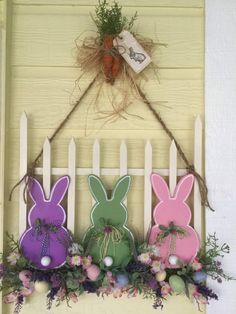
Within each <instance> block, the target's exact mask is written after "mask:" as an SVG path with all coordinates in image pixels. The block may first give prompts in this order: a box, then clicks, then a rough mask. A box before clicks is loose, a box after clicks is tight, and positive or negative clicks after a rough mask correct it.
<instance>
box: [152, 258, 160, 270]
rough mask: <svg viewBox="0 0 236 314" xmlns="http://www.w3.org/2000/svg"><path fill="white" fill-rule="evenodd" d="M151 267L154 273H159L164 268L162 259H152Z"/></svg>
mask: <svg viewBox="0 0 236 314" xmlns="http://www.w3.org/2000/svg"><path fill="white" fill-rule="evenodd" d="M151 267H152V272H153V273H158V272H159V271H161V270H162V265H161V261H158V260H155V261H152V264H151Z"/></svg>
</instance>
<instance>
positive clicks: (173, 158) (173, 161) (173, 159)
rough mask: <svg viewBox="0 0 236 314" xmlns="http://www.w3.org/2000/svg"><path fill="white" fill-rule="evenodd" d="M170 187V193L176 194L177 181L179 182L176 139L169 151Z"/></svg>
mask: <svg viewBox="0 0 236 314" xmlns="http://www.w3.org/2000/svg"><path fill="white" fill-rule="evenodd" d="M169 169H170V173H169V189H170V195H171V196H173V195H174V191H175V187H176V183H177V149H176V145H175V141H172V142H171V145H170V152H169Z"/></svg>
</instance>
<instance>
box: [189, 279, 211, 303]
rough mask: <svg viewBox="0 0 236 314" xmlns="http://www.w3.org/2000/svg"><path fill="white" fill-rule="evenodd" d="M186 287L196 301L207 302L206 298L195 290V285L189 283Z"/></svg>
mask: <svg viewBox="0 0 236 314" xmlns="http://www.w3.org/2000/svg"><path fill="white" fill-rule="evenodd" d="M188 289H189V291H190V293H191V294H192V296H193V297H194V299H195V300H196V301H197V302H198V303H201V304H208V300H207V298H205V297H204V296H203V295H202V294H201V293H199V292H198V291H197V287H196V286H195V285H193V284H189V286H188Z"/></svg>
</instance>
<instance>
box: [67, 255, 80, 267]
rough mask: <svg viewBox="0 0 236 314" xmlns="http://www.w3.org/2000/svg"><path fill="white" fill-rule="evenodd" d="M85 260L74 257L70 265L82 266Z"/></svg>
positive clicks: (77, 256)
mask: <svg viewBox="0 0 236 314" xmlns="http://www.w3.org/2000/svg"><path fill="white" fill-rule="evenodd" d="M82 261H83V258H82V257H81V256H79V255H74V256H72V257H71V258H70V264H71V265H72V266H80V265H82Z"/></svg>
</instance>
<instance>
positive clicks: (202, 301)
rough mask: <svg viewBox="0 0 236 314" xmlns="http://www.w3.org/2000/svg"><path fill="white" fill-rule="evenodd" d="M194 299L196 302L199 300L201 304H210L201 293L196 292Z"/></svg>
mask: <svg viewBox="0 0 236 314" xmlns="http://www.w3.org/2000/svg"><path fill="white" fill-rule="evenodd" d="M193 297H194V298H195V300H197V302H199V303H201V304H208V301H207V298H205V297H204V296H203V295H202V294H201V293H199V292H194V293H193Z"/></svg>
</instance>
